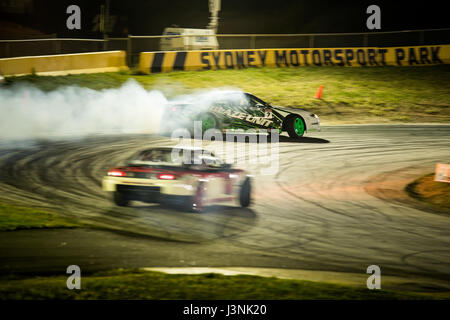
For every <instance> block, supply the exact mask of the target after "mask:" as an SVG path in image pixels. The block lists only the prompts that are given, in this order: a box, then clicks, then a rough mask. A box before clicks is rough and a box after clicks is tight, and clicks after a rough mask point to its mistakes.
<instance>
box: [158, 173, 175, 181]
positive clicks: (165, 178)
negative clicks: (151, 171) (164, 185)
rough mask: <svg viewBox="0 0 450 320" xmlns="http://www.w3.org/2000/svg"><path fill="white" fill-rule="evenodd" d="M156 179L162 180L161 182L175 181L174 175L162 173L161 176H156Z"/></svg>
mask: <svg viewBox="0 0 450 320" xmlns="http://www.w3.org/2000/svg"><path fill="white" fill-rule="evenodd" d="M158 179H162V180H175V175H173V174H168V173H162V174H158Z"/></svg>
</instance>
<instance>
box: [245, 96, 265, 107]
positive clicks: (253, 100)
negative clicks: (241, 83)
mask: <svg viewBox="0 0 450 320" xmlns="http://www.w3.org/2000/svg"><path fill="white" fill-rule="evenodd" d="M246 97H247V98H248V101H249V105H250V107H261V106H266V105H267V103H265V102H264V101H262V100H261V99H258V98H256V97H255V96H250V95H246Z"/></svg>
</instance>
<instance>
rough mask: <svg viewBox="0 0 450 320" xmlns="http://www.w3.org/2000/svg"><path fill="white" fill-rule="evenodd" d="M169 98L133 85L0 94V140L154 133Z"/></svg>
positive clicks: (5, 90)
mask: <svg viewBox="0 0 450 320" xmlns="http://www.w3.org/2000/svg"><path fill="white" fill-rule="evenodd" d="M166 102H167V99H166V97H165V96H164V95H163V94H162V93H161V92H160V91H156V90H153V91H147V90H145V89H144V88H143V87H142V86H141V85H139V84H138V83H137V82H136V81H134V80H129V81H128V82H126V83H125V84H124V85H123V86H122V87H120V88H115V89H104V90H100V91H97V90H92V89H88V88H81V87H75V86H68V87H62V88H60V89H57V90H54V91H50V92H44V91H42V90H40V89H38V88H36V87H33V86H31V85H18V86H13V87H9V88H1V89H0V112H1V114H0V140H11V139H14V140H16V139H46V138H61V137H82V136H87V135H93V134H120V133H157V132H158V130H159V124H160V123H159V122H160V119H161V115H162V112H163V108H164V105H165V104H166Z"/></svg>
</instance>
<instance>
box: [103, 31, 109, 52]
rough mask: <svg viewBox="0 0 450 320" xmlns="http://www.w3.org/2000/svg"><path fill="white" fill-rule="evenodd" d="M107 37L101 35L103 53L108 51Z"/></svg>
mask: <svg viewBox="0 0 450 320" xmlns="http://www.w3.org/2000/svg"><path fill="white" fill-rule="evenodd" d="M108 41H109V40H108V35H107V34H106V33H105V34H103V51H107V50H108Z"/></svg>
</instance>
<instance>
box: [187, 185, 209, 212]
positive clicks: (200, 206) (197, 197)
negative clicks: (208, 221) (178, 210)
mask: <svg viewBox="0 0 450 320" xmlns="http://www.w3.org/2000/svg"><path fill="white" fill-rule="evenodd" d="M204 197H205V185H204V183H203V182H200V183H199V184H198V186H197V189H196V191H195V194H194V195H193V196H191V197H189V199H188V201H187V204H186V209H187V210H188V211H190V212H197V213H201V212H203V210H204V205H205V204H204Z"/></svg>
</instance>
